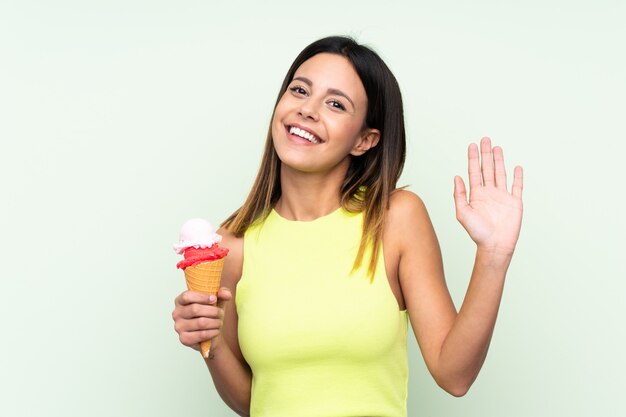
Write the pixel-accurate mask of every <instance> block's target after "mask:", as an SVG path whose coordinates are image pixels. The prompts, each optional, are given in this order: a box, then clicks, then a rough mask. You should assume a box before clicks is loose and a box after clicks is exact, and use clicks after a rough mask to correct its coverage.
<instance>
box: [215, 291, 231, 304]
mask: <svg viewBox="0 0 626 417" xmlns="http://www.w3.org/2000/svg"><path fill="white" fill-rule="evenodd" d="M232 298H233V295H232V293H231V292H230V289H229V288H226V287H221V288H220V289H219V290H218V291H217V306H218V307H220V308H224V307H225V306H226V305H227V304H228V302H229V301H230V300H231V299H232Z"/></svg>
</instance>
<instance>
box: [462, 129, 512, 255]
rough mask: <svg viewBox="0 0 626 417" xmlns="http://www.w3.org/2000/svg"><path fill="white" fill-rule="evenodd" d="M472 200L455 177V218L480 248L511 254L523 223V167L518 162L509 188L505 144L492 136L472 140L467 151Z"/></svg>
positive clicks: (463, 185) (463, 184)
mask: <svg viewBox="0 0 626 417" xmlns="http://www.w3.org/2000/svg"><path fill="white" fill-rule="evenodd" d="M467 157H468V171H469V186H470V189H469V201H468V196H467V192H466V189H465V183H464V182H463V179H461V177H459V176H456V177H455V178H454V203H455V206H456V218H457V219H458V220H459V222H460V223H461V225H463V227H464V228H465V230H467V232H468V233H469V235H470V237H471V238H472V240H473V241H474V242H476V244H477V245H478V247H479V248H483V249H487V250H490V251H497V252H502V253H506V254H512V253H513V251H514V250H515V244H516V243H517V239H518V237H519V233H520V228H521V225H522V211H523V209H522V188H523V171H522V167H520V166H516V167H515V169H514V175H513V185H512V187H511V192H509V191H508V190H507V185H506V170H505V168H504V157H503V154H502V148H500V147H497V146H496V147H494V148H492V147H491V140H490V139H489V138H482V140H481V141H480V156H479V152H478V146H477V145H476V144H474V143H472V144H471V145H470V146H469V149H468V152H467Z"/></svg>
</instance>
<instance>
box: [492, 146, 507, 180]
mask: <svg viewBox="0 0 626 417" xmlns="http://www.w3.org/2000/svg"><path fill="white" fill-rule="evenodd" d="M493 165H494V168H495V172H496V187H498V188H500V189H502V190H506V169H505V168H504V153H503V152H502V148H501V147H499V146H495V147H494V148H493Z"/></svg>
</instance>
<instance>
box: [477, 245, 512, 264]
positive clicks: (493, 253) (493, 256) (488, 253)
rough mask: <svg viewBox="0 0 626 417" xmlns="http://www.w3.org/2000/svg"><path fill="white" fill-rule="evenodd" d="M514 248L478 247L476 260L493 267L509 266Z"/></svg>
mask: <svg viewBox="0 0 626 417" xmlns="http://www.w3.org/2000/svg"><path fill="white" fill-rule="evenodd" d="M513 252H514V249H507V248H498V247H483V246H478V247H477V248H476V262H480V263H482V264H484V265H487V266H492V267H505V268H507V267H508V266H509V264H510V263H511V259H512V258H513Z"/></svg>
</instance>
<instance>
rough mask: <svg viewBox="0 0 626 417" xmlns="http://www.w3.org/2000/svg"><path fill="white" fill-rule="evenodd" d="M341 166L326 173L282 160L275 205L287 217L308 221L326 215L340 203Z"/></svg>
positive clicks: (344, 171) (343, 173)
mask: <svg viewBox="0 0 626 417" xmlns="http://www.w3.org/2000/svg"><path fill="white" fill-rule="evenodd" d="M347 169H348V168H347V166H346V168H345V169H344V170H333V171H332V172H329V173H306V172H300V171H295V170H293V169H291V168H289V167H287V166H285V165H284V164H283V165H282V166H281V170H280V187H281V196H280V198H279V199H278V202H277V203H276V206H275V207H274V209H275V210H276V211H277V212H278V214H280V215H281V217H284V218H286V219H289V220H300V221H311V220H315V219H317V218H319V217H322V216H326V215H327V214H330V213H332V212H333V211H335V210H337V209H338V208H339V206H340V205H341V195H340V189H341V184H342V183H343V180H344V178H345V174H346V171H347Z"/></svg>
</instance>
